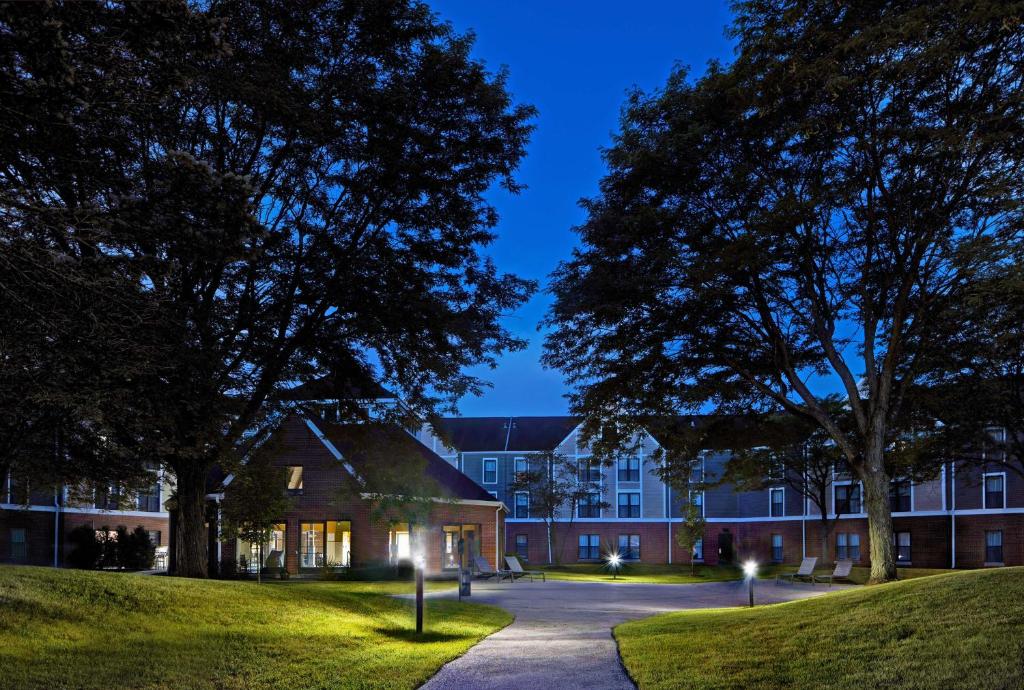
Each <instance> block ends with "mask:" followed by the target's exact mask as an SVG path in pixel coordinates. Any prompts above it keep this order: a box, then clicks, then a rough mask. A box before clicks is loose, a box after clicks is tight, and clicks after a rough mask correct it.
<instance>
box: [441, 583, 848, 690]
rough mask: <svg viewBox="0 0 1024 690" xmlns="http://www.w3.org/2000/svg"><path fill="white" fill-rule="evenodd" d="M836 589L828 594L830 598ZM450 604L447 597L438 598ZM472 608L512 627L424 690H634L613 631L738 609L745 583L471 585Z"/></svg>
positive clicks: (761, 597) (773, 598)
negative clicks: (684, 614) (656, 618)
mask: <svg viewBox="0 0 1024 690" xmlns="http://www.w3.org/2000/svg"><path fill="white" fill-rule="evenodd" d="M837 589H840V588H839V587H833V588H832V590H831V591H836V590H837ZM828 591H830V590H829V589H828V588H827V587H825V586H824V585H819V586H817V587H812V586H810V585H805V584H796V585H790V584H784V585H776V584H775V583H774V582H773V581H766V580H758V581H757V582H756V583H755V599H756V602H757V603H760V604H767V603H776V602H781V601H790V600H792V599H802V598H805V597H811V596H815V595H819V594H824V593H825V592H828ZM439 596H444V597H449V598H454V597H455V596H456V594H455V593H454V592H444V593H439ZM469 601H472V602H474V603H479V604H494V605H495V606H500V607H501V608H503V609H506V610H508V611H510V612H512V613H513V614H515V617H516V619H515V621H514V622H513V623H512V624H511V625H509V626H508V627H507V628H505V629H504V630H499V631H498V632H496V633H495V634H493V635H491V636H490V637H488V638H487V639H485V640H483V641H482V642H480V644H478V645H476V646H475V647H473V648H472V649H470V650H469V651H468V652H466V653H465V654H464V655H463V656H461V657H459V658H458V659H455V660H454V661H452V662H450V663H448V664H446V665H445V666H443V667H442V668H441V670H440V671H438V673H437V675H436V676H434V677H433V678H432V679H430V680H429V681H427V683H426V684H425V685H424V686H423V687H424V689H425V690H441V689H448V688H459V689H464V688H508V689H509V690H529V689H531V688H557V690H568V689H569V688H586V689H587V690H604V689H608V690H611V689H615V690H618V689H619V688H634V687H635V686H634V685H633V683H632V681H631V680H630V679H629V676H628V675H627V674H626V672H625V669H624V668H623V666H622V662H621V661H620V659H619V652H618V648H617V647H616V645H615V640H614V638H613V637H612V627H613V626H616V625H618V624H619V623H622V622H625V621H627V620H631V619H634V618H646V617H647V616H653V615H655V614H658V613H665V612H667V611H678V610H680V609H693V608H719V607H726V606H743V605H746V603H747V588H746V584H745V583H744V582H709V583H701V584H692V585H645V584H628V583H621V584H618V583H603V582H558V581H552V582H540V581H537V582H530V581H529V580H528V579H527V580H519V581H518V582H516V583H514V584H510V583H508V582H503V583H500V584H498V583H493V582H491V583H481V582H474V583H473V596H472V597H471V598H470V599H469Z"/></svg>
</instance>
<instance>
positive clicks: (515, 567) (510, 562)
mask: <svg viewBox="0 0 1024 690" xmlns="http://www.w3.org/2000/svg"><path fill="white" fill-rule="evenodd" d="M505 564H506V565H507V566H508V570H509V573H511V575H512V578H513V579H515V578H517V577H529V578H530V582H533V578H535V577H539V578H540V579H541V580H543V581H544V582H547V581H548V578H547V575H545V574H544V571H543V570H523V564H522V563H520V562H519V558H517V557H516V556H505Z"/></svg>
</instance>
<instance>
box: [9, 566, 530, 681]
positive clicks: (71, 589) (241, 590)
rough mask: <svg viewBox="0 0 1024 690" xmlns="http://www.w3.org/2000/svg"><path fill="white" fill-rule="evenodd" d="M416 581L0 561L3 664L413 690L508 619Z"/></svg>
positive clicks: (41, 677) (15, 669) (12, 676)
mask: <svg viewBox="0 0 1024 690" xmlns="http://www.w3.org/2000/svg"><path fill="white" fill-rule="evenodd" d="M402 591H412V584H411V583H366V582H355V583H337V582H311V583H281V584H264V585H262V586H258V585H256V584H255V583H248V582H215V581H186V580H178V579H174V578H167V577H146V576H139V575H127V574H117V573H96V572H81V571H67V570H52V569H48V568H23V567H0V669H3V681H2V683H0V684H6V685H4V687H12V688H13V687H16V688H65V687H66V688H122V687H131V688H275V689H280V688H326V687H331V688H373V687H380V688H385V687H386V688H412V687H415V686H417V685H419V684H420V683H422V682H423V681H424V680H426V679H427V678H429V677H430V676H431V675H432V674H433V673H434V672H435V671H436V670H437V669H438V668H439V667H440V666H441V665H442V664H444V663H445V662H447V661H449V660H450V659H453V658H454V657H456V656H458V655H459V654H462V653H463V652H464V651H465V650H466V649H468V648H469V647H470V646H472V645H473V644H475V643H476V642H477V641H478V640H480V639H481V638H482V637H484V636H485V635H488V634H490V633H492V632H494V631H495V630H497V629H499V628H501V627H503V626H505V625H507V624H508V623H509V622H511V620H512V617H511V616H510V615H509V614H508V613H506V612H504V611H502V610H501V609H498V608H494V607H490V606H480V605H473V604H459V603H457V602H449V601H434V600H428V602H427V610H426V626H425V627H426V630H425V632H424V636H423V639H422V640H419V639H417V638H416V636H415V634H413V633H411V632H410V628H411V627H412V626H413V623H414V618H413V608H412V603H411V602H409V601H406V600H397V599H394V598H392V597H389V596H386V594H388V593H398V592H402Z"/></svg>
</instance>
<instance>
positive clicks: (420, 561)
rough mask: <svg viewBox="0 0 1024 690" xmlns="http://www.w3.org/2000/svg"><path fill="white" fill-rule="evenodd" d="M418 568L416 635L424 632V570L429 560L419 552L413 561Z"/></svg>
mask: <svg viewBox="0 0 1024 690" xmlns="http://www.w3.org/2000/svg"><path fill="white" fill-rule="evenodd" d="M412 562H413V565H414V566H415V567H416V634H421V633H422V632H423V570H424V569H425V568H426V566H427V560H426V558H424V556H423V553H422V552H417V553H416V555H415V556H414V557H413V559H412Z"/></svg>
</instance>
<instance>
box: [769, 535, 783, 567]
mask: <svg viewBox="0 0 1024 690" xmlns="http://www.w3.org/2000/svg"><path fill="white" fill-rule="evenodd" d="M776 538H778V541H779V544H778V546H776V545H775V540H776ZM771 543H772V563H782V561H783V560H784V558H785V548H784V547H785V541H784V539H783V537H782V535H781V534H779V533H778V532H776V533H774V534H772V542H771Z"/></svg>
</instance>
